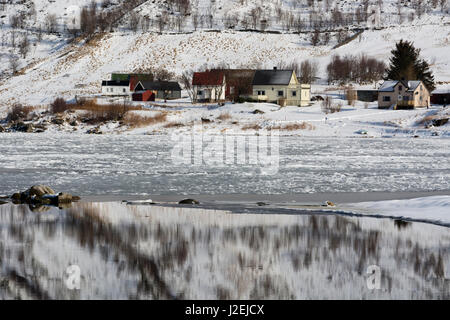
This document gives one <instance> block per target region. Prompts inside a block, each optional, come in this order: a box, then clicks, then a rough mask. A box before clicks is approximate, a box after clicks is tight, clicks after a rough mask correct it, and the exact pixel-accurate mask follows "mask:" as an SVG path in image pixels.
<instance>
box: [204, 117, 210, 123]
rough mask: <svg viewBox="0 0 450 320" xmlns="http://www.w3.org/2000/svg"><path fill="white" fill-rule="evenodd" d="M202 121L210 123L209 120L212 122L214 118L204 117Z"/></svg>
mask: <svg viewBox="0 0 450 320" xmlns="http://www.w3.org/2000/svg"><path fill="white" fill-rule="evenodd" d="M202 122H203V123H209V122H212V120H211V119H208V118H202Z"/></svg>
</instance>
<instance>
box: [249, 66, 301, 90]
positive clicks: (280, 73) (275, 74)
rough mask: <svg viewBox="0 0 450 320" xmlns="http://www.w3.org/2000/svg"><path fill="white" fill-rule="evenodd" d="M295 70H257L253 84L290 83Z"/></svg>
mask: <svg viewBox="0 0 450 320" xmlns="http://www.w3.org/2000/svg"><path fill="white" fill-rule="evenodd" d="M292 73H293V70H276V69H274V70H256V71H255V76H254V77H253V85H257V86H258V85H263V86H264V85H288V84H289V83H290V82H291V78H292Z"/></svg>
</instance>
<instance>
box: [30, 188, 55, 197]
mask: <svg viewBox="0 0 450 320" xmlns="http://www.w3.org/2000/svg"><path fill="white" fill-rule="evenodd" d="M25 192H28V194H29V195H30V196H38V197H42V196H43V195H46V194H55V191H54V190H53V189H52V188H50V187H49V186H45V185H36V186H32V187H31V188H30V189H28V190H27V191H25Z"/></svg>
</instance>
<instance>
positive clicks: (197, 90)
mask: <svg viewBox="0 0 450 320" xmlns="http://www.w3.org/2000/svg"><path fill="white" fill-rule="evenodd" d="M192 85H193V89H194V101H195V102H212V101H224V100H225V97H226V95H225V94H226V82H225V74H224V72H223V71H219V70H211V71H205V72H195V73H194V77H193V79H192Z"/></svg>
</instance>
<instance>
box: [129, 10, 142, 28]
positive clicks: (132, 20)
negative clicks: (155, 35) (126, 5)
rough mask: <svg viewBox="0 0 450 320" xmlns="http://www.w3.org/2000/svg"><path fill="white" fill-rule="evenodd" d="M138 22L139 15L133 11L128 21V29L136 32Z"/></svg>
mask: <svg viewBox="0 0 450 320" xmlns="http://www.w3.org/2000/svg"><path fill="white" fill-rule="evenodd" d="M140 21H141V17H140V16H139V14H137V13H136V12H135V11H133V12H131V14H130V17H129V20H128V26H129V27H130V30H131V31H133V32H136V31H137V29H138V26H139V22H140Z"/></svg>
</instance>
